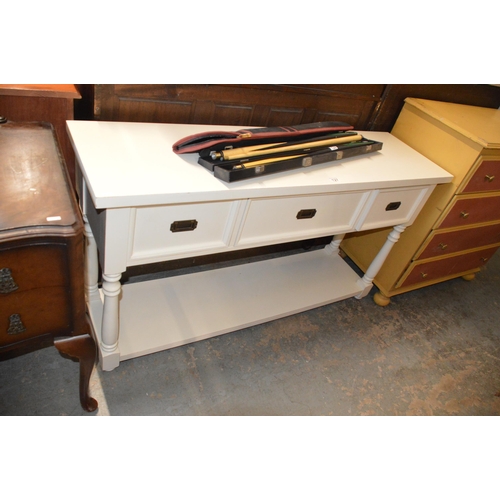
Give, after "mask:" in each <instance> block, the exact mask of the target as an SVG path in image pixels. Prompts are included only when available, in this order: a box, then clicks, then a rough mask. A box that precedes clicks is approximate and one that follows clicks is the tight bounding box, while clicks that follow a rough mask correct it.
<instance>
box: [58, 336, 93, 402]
mask: <svg viewBox="0 0 500 500" xmlns="http://www.w3.org/2000/svg"><path fill="white" fill-rule="evenodd" d="M54 345H55V346H56V348H57V350H58V351H59V352H60V353H61V354H62V355H66V356H68V357H70V358H72V359H76V360H78V361H79V362H80V404H81V405H82V408H83V409H84V410H85V411H88V412H92V411H95V410H96V409H97V401H96V400H95V399H94V398H91V397H90V395H89V383H90V376H91V375H92V370H93V368H94V365H95V360H96V345H95V342H94V339H93V338H92V337H91V336H90V335H87V334H85V335H79V336H77V337H69V338H65V339H59V340H55V341H54Z"/></svg>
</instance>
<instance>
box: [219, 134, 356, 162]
mask: <svg viewBox="0 0 500 500" xmlns="http://www.w3.org/2000/svg"><path fill="white" fill-rule="evenodd" d="M362 138H363V136H361V135H359V134H354V135H346V136H343V137H335V138H333V139H323V140H319V141H311V142H303V143H296V144H289V145H287V146H281V147H273V146H275V145H273V144H265V145H261V146H260V147H259V146H249V147H246V148H235V149H226V150H224V151H221V152H220V153H215V155H212V159H214V160H215V159H216V158H220V159H223V160H226V161H228V160H238V159H240V158H248V157H251V156H262V154H265V153H284V152H286V151H295V150H298V149H306V148H314V147H318V146H333V145H335V144H343V143H346V142H353V141H359V140H361V139H362ZM277 144H278V145H279V144H286V143H277ZM257 148H259V149H257ZM214 156H215V158H214Z"/></svg>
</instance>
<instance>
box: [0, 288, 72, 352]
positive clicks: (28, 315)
mask: <svg viewBox="0 0 500 500" xmlns="http://www.w3.org/2000/svg"><path fill="white" fill-rule="evenodd" d="M68 297H69V291H68V289H67V288H64V287H52V288H40V289H37V290H30V291H27V292H20V293H16V294H12V295H9V296H6V297H2V298H1V299H0V346H2V347H3V346H6V345H9V344H14V343H16V342H21V341H23V340H28V339H31V338H34V337H37V336H39V335H44V334H48V333H60V334H65V333H68V332H69V331H70V326H71V313H70V307H69V303H68V301H69V298H68Z"/></svg>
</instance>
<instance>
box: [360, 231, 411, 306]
mask: <svg viewBox="0 0 500 500" xmlns="http://www.w3.org/2000/svg"><path fill="white" fill-rule="evenodd" d="M405 229H406V226H403V225H399V226H394V229H393V230H392V231H391V232H390V233H389V236H387V240H386V242H385V243H384V246H383V247H382V248H381V249H380V251H379V253H378V254H377V256H376V257H375V258H374V259H373V261H372V263H371V264H370V266H369V267H368V269H367V270H366V273H365V274H364V275H363V277H362V278H360V279H359V281H358V283H359V284H360V285H362V286H363V291H361V292H360V293H359V294H358V295H356V298H357V299H361V298H363V297H365V296H366V295H368V293H369V292H370V290H371V288H372V286H373V285H372V283H373V280H374V279H375V276H377V273H378V272H379V271H380V268H381V267H382V265H383V263H384V262H385V259H386V258H387V256H388V255H389V252H390V251H391V249H392V247H393V246H394V244H395V243H396V242H397V241H398V240H399V237H400V236H401V233H402V232H403V231H404V230H405Z"/></svg>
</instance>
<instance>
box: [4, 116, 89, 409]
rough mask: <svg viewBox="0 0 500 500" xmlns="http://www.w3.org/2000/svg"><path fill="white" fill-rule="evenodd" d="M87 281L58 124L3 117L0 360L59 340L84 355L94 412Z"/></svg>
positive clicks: (85, 397)
mask: <svg viewBox="0 0 500 500" xmlns="http://www.w3.org/2000/svg"><path fill="white" fill-rule="evenodd" d="M84 293H85V288H84V225H83V219H82V216H81V213H80V211H79V209H78V205H77V203H76V199H75V196H74V194H73V190H72V189H71V187H70V182H69V179H68V175H67V172H66V169H65V166H64V159H63V157H62V154H61V152H60V150H59V147H58V144H57V140H56V137H55V132H54V129H53V127H52V126H51V125H50V124H47V123H15V122H6V123H1V124H0V360H3V359H9V358H11V357H14V356H18V355H22V354H26V353H28V352H31V351H33V350H36V349H40V348H44V347H48V346H51V345H55V346H56V348H57V349H58V350H59V351H60V352H61V354H63V355H64V356H65V357H66V356H67V357H70V358H72V359H77V360H79V361H80V402H81V405H82V407H83V408H84V409H85V410H86V411H94V410H95V409H96V408H97V402H96V401H95V400H94V399H93V398H91V397H90V396H89V391H88V389H89V381H90V376H91V373H92V369H93V367H94V363H95V359H96V347H95V343H94V340H93V338H92V337H91V336H90V326H89V323H88V317H87V314H86V306H85V296H84Z"/></svg>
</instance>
